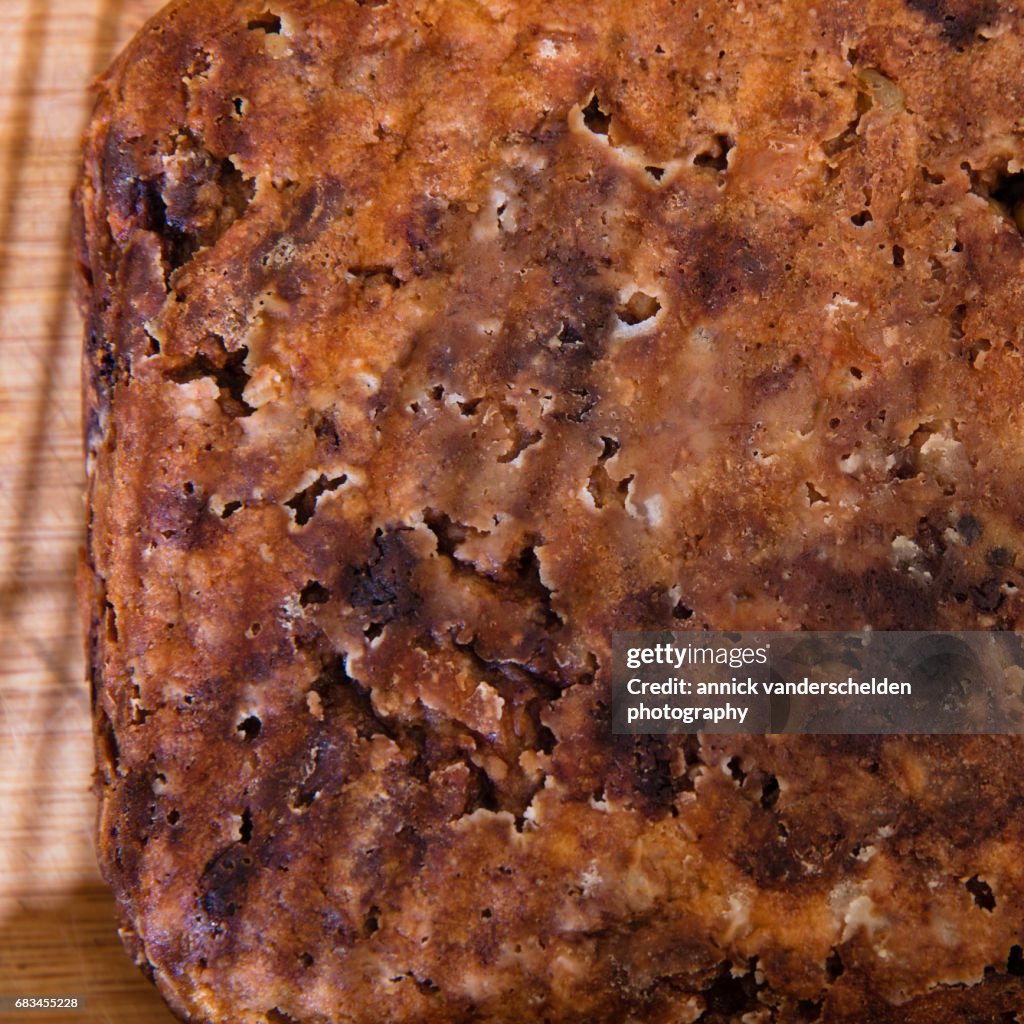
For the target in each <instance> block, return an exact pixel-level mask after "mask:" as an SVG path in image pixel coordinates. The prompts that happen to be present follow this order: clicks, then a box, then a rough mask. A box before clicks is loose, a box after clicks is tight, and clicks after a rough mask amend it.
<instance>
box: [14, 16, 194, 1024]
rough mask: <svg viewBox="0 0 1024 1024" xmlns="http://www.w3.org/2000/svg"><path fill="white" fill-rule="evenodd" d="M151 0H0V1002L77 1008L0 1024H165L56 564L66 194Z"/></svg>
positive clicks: (76, 506) (67, 506) (70, 432)
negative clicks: (109, 81)
mask: <svg viewBox="0 0 1024 1024" xmlns="http://www.w3.org/2000/svg"><path fill="white" fill-rule="evenodd" d="M158 7H159V0H50V2H47V0H3V5H2V9H3V12H4V15H5V19H4V20H5V31H4V32H3V33H2V34H0V69H2V72H3V74H2V76H0V573H2V579H0V585H2V589H0V997H2V996H33V995H40V996H45V995H77V996H80V997H84V998H85V1000H86V1003H85V1007H84V1009H83V1010H81V1011H63V1012H53V1013H51V1012H43V1011H33V1012H24V1011H14V1012H7V1013H4V1012H0V1024H3V1022H5V1021H8V1020H10V1021H12V1022H13V1021H22V1020H24V1021H28V1022H31V1021H35V1022H38V1024H43V1022H47V1021H65V1022H72V1021H74V1022H77V1021H90V1022H93V1021H95V1022H100V1021H103V1022H117V1024H143V1022H145V1024H167V1022H170V1021H172V1020H173V1019H174V1018H173V1017H172V1015H171V1014H170V1013H169V1011H168V1010H167V1009H166V1008H165V1007H164V1005H163V1003H162V1001H161V1000H160V998H159V996H158V995H157V993H156V990H155V989H154V988H153V986H152V985H151V984H150V983H149V982H148V981H147V980H146V979H145V978H144V977H143V976H142V975H141V973H139V972H138V971H137V970H136V968H135V967H134V966H133V965H132V964H131V962H130V961H129V959H128V957H127V956H126V954H125V953H124V951H123V949H122V947H121V944H120V940H119V939H118V936H117V932H116V926H115V923H114V906H113V900H112V898H111V897H110V895H109V893H108V892H107V890H106V888H105V886H104V885H103V883H102V882H101V880H100V878H99V873H98V871H97V868H96V863H95V857H94V853H93V841H92V829H93V819H94V811H95V805H94V801H93V796H92V792H91V788H90V786H91V771H92V741H91V737H90V726H89V717H88V706H87V704H88V701H87V691H86V686H85V683H84V674H83V665H82V653H81V639H80V635H79V627H78V621H77V616H76V609H75V603H74V592H73V582H74V570H75V563H76V558H77V552H78V549H79V547H80V545H81V543H82V459H81V441H80V432H79V422H80V403H79V352H80V346H81V327H80V322H79V319H78V314H77V311H76V309H75V306H74V301H73V296H72V294H71V284H72V267H71V256H70V245H69V241H70V206H69V194H70V190H71V187H72V183H73V181H74V177H75V173H76V164H77V159H78V142H79V136H80V134H81V132H82V129H83V128H84V126H85V123H86V119H87V118H88V115H89V111H90V109H91V106H92V95H91V93H90V90H89V83H90V82H91V81H92V79H93V78H94V77H95V75H96V74H97V73H98V72H100V71H102V69H103V68H104V67H105V66H106V65H107V64H108V63H109V61H110V60H111V58H112V57H113V55H114V54H115V53H116V52H117V50H118V49H119V48H120V47H121V45H123V43H124V42H125V41H126V40H127V39H128V38H129V37H130V36H131V34H132V33H133V32H134V31H135V30H136V29H137V28H138V27H139V26H140V25H141V24H142V23H143V21H144V20H145V19H146V18H147V17H148V16H149V15H150V14H152V13H153V12H154V11H155V10H156V9H157V8H158Z"/></svg>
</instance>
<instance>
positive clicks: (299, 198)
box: [274, 175, 349, 280]
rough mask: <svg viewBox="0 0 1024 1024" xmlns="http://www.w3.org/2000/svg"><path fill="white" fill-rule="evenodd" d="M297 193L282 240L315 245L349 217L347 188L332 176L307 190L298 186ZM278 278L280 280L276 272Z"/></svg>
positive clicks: (316, 182)
mask: <svg viewBox="0 0 1024 1024" xmlns="http://www.w3.org/2000/svg"><path fill="white" fill-rule="evenodd" d="M295 189H296V192H297V195H296V197H295V199H294V201H293V202H292V203H291V204H290V206H289V210H290V213H289V217H288V222H287V225H286V227H285V231H284V232H283V233H282V235H281V237H282V238H283V237H288V238H291V239H293V240H294V242H295V243H296V244H297V245H300V246H301V245H305V244H308V243H310V242H312V241H314V240H315V239H317V238H318V237H319V236H320V235H322V234H323V233H324V231H326V230H327V228H328V226H329V225H330V224H331V223H332V222H333V221H335V220H336V219H337V218H338V217H340V216H343V215H347V214H348V213H349V207H348V206H346V197H347V190H346V188H345V185H344V183H343V182H341V181H340V180H339V179H338V178H335V177H333V176H332V175H325V176H324V177H323V178H319V179H317V181H315V182H314V183H313V184H312V185H308V186H306V188H304V189H302V187H301V185H296V186H295ZM274 277H275V280H276V279H277V273H276V272H275V275H274Z"/></svg>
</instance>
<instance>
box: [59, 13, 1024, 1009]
mask: <svg viewBox="0 0 1024 1024" xmlns="http://www.w3.org/2000/svg"><path fill="white" fill-rule="evenodd" d="M1022 110H1024V11H1021V10H1018V8H1017V6H1016V5H1012V4H995V3H990V2H977V3H968V2H962V0H907V2H897V0H870V2H868V3H859V2H857V3H854V2H852V0H850V2H844V0H836V2H832V3H817V4H811V3H806V2H804V0H791V2H787V3H771V2H760V0H745V2H742V3H726V2H721V3H715V2H706V3H698V2H683V0H680V2H678V3H677V2H675V0H664V2H662V0H639V2H636V3H626V2H620V0H588V2H587V3H577V2H575V0H566V2H559V3H540V2H537V0H521V2H517V3H511V2H508V0H478V2H470V0H437V2H430V0H422V2H421V0H409V2H404V0H403V2H399V0H390V2H388V0H358V2H356V0H333V2H331V3H319V2H314V0H271V2H270V3H269V5H264V4H260V3H257V2H255V0H253V2H243V0H202V2H200V0H178V2H175V3H172V4H171V5H170V6H169V7H167V8H166V9H165V10H164V11H163V12H162V13H161V14H160V15H158V16H157V17H156V18H155V19H154V20H153V21H152V22H150V23H149V25H148V26H147V27H146V28H145V29H144V30H143V31H142V32H141V34H140V35H139V36H138V37H137V38H136V39H135V41H134V42H133V43H132V44H131V46H130V47H129V48H128V50H127V51H126V52H125V53H124V54H123V55H122V57H121V58H120V59H119V60H118V61H117V63H116V64H115V65H114V66H113V67H112V68H111V70H110V71H109V72H108V73H107V74H106V75H105V76H104V78H103V79H102V80H101V82H100V86H99V101H98V105H97V108H96V113H95V117H94V120H93V122H92V125H91V127H90V129H89V132H88V134H87V137H86V142H85V160H84V172H83V176H82V180H81V184H80V186H79V190H78V195H77V207H78V216H79V261H80V267H81V278H82V288H81V295H82V307H83V310H84V313H85V317H86V322H87V338H86V353H85V389H86V431H87V446H88V459H89V550H88V562H89V569H90V572H89V574H88V579H87V580H86V582H85V584H84V586H83V604H84V607H85V613H86V618H87V621H88V622H89V625H90V633H89V644H90V653H91V673H92V676H91V680H92V696H93V703H94V715H95V728H96V737H97V739H96V749H97V763H98V788H99V791H100V796H101V813H100V823H99V842H100V849H101V859H102V864H103V869H104V872H105V874H106V877H107V878H108V880H109V882H110V884H111V885H112V887H113V889H114V891H115V893H116V894H117V897H118V900H119V904H120V906H121V908H122V912H123V924H124V931H125V935H126V941H127V943H128V945H129V947H130V949H131V950H132V952H133V954H134V955H135V957H136V959H137V960H138V962H139V963H140V964H142V965H143V966H144V968H145V969H146V970H147V971H149V972H151V973H152V975H153V977H154V979H155V981H156V982H157V984H158V985H159V986H160V988H161V991H162V992H163V993H164V995H165V997H166V998H167V1000H168V1001H169V1003H170V1004H171V1005H172V1007H173V1008H174V1009H175V1010H176V1011H177V1012H178V1013H179V1014H180V1015H182V1017H183V1018H185V1019H188V1020H191V1021H193V1022H196V1024H198V1022H214V1021H233V1022H245V1024H300V1022H301V1024H342V1022H345V1024H368V1022H392V1024H474V1022H475V1024H513V1022H515V1024H522V1022H536V1024H627V1022H630V1024H696V1022H702V1024H726V1022H742V1024H773V1022H774V1024H789V1022H814V1021H820V1022H822V1024H828V1022H851V1024H852V1022H860V1021H863V1022H867V1021H871V1022H879V1024H886V1022H892V1024H896V1022H904V1024H917V1022H921V1024H924V1022H928V1024H943V1022H954V1021H956V1022H962V1021H967V1020H978V1021H981V1020H984V1021H992V1022H997V1021H998V1022H1001V1024H1012V1022H1013V1021H1017V1020H1020V1019H1024V1018H1021V1017H1018V1016H1015V1013H1017V1012H1018V1011H1020V1009H1021V1007H1022V1006H1024V986H1022V983H1021V976H1022V975H1024V954H1022V952H1021V943H1022V930H1021V929H1022V921H1024V858H1022V857H1021V856H1020V851H1021V849H1022V843H1024V815H1022V813H1021V809H1022V805H1024V785H1022V783H1021V781H1020V771H1019V765H1020V761H1021V756H1022V753H1024V751H1022V747H1021V743H1020V741H1019V740H1017V739H1016V738H1008V737H989V738H978V737H975V738H957V737H930V738H929V737H916V738H915V737H887V738H877V737H848V738H842V737H840V738H820V737H783V736H776V737H761V738H754V737H740V738H731V737H704V738H703V739H698V738H696V737H694V738H686V737H660V736H658V737H635V738H631V737H619V738H612V737H611V736H610V708H609V704H610V690H609V677H610V661H611V658H610V646H611V633H612V630H613V629H616V628H619V629H621V628H633V629H649V630H650V629H681V630H701V629H704V628H712V629H772V628H777V629H798V628H801V627H803V628H808V629H857V628H860V627H863V626H870V627H873V628H876V629H933V628H939V629H1014V628H1018V627H1019V626H1020V623H1021V613H1022V607H1024V605H1022V599H1021V593H1020V590H1019V589H1018V588H1019V587H1020V585H1021V571H1020V569H1019V568H1018V567H1017V565H1016V559H1017V557H1018V555H1019V554H1020V553H1021V544H1022V539H1021V538H1022V531H1024V520H1022V512H1021V509H1022V488H1021V484H1020V481H1021V478H1022V472H1024V445H1022V443H1021V439H1022V438H1024V413H1022V409H1024V405H1022V402H1021V395H1022V393H1024V389H1022V383H1021V382H1022V376H1024V364H1022V359H1024V318H1022V316H1021V310H1022V309H1024V274H1022V269H1024V238H1022V230H1024V124H1022V121H1021V113H1020V112H1021V111H1022Z"/></svg>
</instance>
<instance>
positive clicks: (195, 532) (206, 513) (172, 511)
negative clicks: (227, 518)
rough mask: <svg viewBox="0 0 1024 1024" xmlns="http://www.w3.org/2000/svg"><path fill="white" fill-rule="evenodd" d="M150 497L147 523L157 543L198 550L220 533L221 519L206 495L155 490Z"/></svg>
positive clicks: (169, 488)
mask: <svg viewBox="0 0 1024 1024" xmlns="http://www.w3.org/2000/svg"><path fill="white" fill-rule="evenodd" d="M147 497H148V503H147V506H146V513H147V514H146V522H147V525H148V527H149V529H150V531H151V535H152V537H153V538H154V540H156V541H157V543H161V544H170V545H173V546H174V547H178V548H182V549H184V550H186V551H195V550H199V549H200V548H203V547H205V546H206V545H207V544H209V543H211V542H212V541H214V540H215V539H216V537H217V536H218V534H219V533H220V530H219V529H218V524H219V523H220V522H221V520H220V517H219V516H217V515H215V514H214V513H213V512H212V511H211V510H210V507H209V502H208V500H207V498H206V496H205V495H203V494H200V493H199V492H197V491H193V492H192V493H188V492H187V491H184V490H182V489H181V488H180V487H163V488H156V487H154V488H153V490H152V491H151V492H150V493H149V495H148V496H147Z"/></svg>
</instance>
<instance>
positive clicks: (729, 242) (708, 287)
mask: <svg viewBox="0 0 1024 1024" xmlns="http://www.w3.org/2000/svg"><path fill="white" fill-rule="evenodd" d="M688 234H689V235H690V237H689V238H688V240H687V242H686V245H687V247H686V248H683V249H681V251H682V252H690V253H693V254H694V256H693V257H692V259H693V264H692V267H691V274H690V275H689V277H690V287H691V288H692V290H693V292H694V294H695V296H696V298H697V299H698V301H699V302H700V304H701V306H702V307H703V309H704V311H705V312H707V313H709V314H712V315H717V314H719V313H721V312H722V311H723V310H724V309H725V308H726V307H727V306H729V305H731V304H733V303H734V302H736V301H737V300H738V299H739V298H740V297H745V296H751V295H756V296H762V297H763V296H764V295H766V294H767V289H768V286H769V283H770V281H771V280H772V277H773V272H772V263H773V258H772V257H770V256H769V255H768V254H767V253H766V252H765V251H763V250H761V249H760V248H759V247H758V246H756V245H755V243H754V242H753V241H751V240H750V239H749V238H747V237H745V236H744V235H743V234H740V233H738V232H736V231H734V230H733V229H731V228H729V227H726V226H725V225H722V224H711V225H708V226H706V227H702V228H698V229H696V230H695V231H692V232H689V233H688ZM777 277H778V278H780V277H781V276H777Z"/></svg>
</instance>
